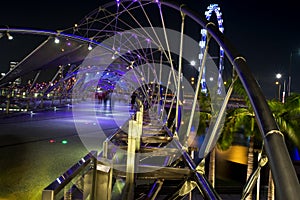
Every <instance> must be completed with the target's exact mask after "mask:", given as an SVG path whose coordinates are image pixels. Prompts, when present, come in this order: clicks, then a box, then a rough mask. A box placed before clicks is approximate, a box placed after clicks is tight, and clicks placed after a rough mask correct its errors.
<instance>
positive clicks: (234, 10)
mask: <svg viewBox="0 0 300 200" xmlns="http://www.w3.org/2000/svg"><path fill="white" fill-rule="evenodd" d="M103 2H104V1H100V0H78V1H70V0H60V1H58V0H51V1H32V0H28V1H6V2H5V4H2V5H1V7H0V26H1V27H5V26H9V27H22V28H24V27H27V28H35V29H47V30H60V29H64V28H66V27H71V26H72V25H73V24H75V23H77V22H79V20H81V19H82V18H83V17H84V16H86V15H87V14H88V13H89V12H90V11H92V10H94V9H95V8H97V7H98V6H99V5H100V4H103ZM180 2H181V3H185V4H186V5H187V6H188V7H190V8H191V9H193V10H195V11H197V12H199V14H202V15H203V16H204V11H205V10H206V8H207V6H208V5H209V4H213V3H217V4H219V5H220V7H221V12H222V13H223V20H224V23H223V25H224V28H225V31H224V34H225V35H226V37H227V38H228V39H229V40H230V41H231V42H232V44H233V45H234V46H235V47H236V49H237V50H238V51H239V52H240V53H241V54H242V55H244V57H245V58H246V60H247V62H248V65H249V67H250V68H251V70H252V72H253V74H254V76H255V78H256V79H257V81H258V83H259V84H260V86H261V87H262V89H263V92H264V94H265V96H266V97H267V98H274V97H275V95H276V94H277V93H276V92H277V91H278V89H277V88H276V85H275V81H276V78H275V74H276V73H282V74H283V76H284V78H286V79H287V77H288V71H289V69H290V70H291V72H292V85H291V91H292V92H298V93H300V79H299V80H297V79H298V75H299V74H300V69H299V66H298V64H299V63H300V55H298V49H300V23H299V16H298V13H299V10H298V8H297V6H296V5H295V4H296V1H292V0H286V1H278V2H277V1H270V0H267V1H258V0H254V1H237V0H230V1H229V0H227V1H226V0H223V1H222V0H219V1H212V0H181V1H180ZM16 41H17V39H15V40H14V42H16ZM8 42H12V41H7V40H4V38H2V39H0V49H1V50H0V52H1V53H0V72H2V71H6V70H7V68H8V64H9V61H10V60H20V59H22V56H23V55H24V54H26V53H29V52H30V51H31V50H33V49H34V48H35V46H37V45H38V44H32V42H30V41H27V43H26V44H28V47H27V48H26V49H25V48H24V45H23V46H22V47H19V46H17V45H16V44H10V43H8ZM7 45H8V46H10V47H8V46H7ZM12 49H14V50H12ZM16 49H18V52H16ZM291 53H292V57H291V58H292V59H291V62H290V55H291ZM289 66H290V67H289Z"/></svg>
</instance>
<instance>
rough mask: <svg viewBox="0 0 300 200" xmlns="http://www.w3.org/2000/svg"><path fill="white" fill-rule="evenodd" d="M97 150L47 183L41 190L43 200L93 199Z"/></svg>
mask: <svg viewBox="0 0 300 200" xmlns="http://www.w3.org/2000/svg"><path fill="white" fill-rule="evenodd" d="M96 167H97V151H91V152H89V153H88V154H87V155H86V156H84V157H83V158H81V159H80V160H79V161H78V162H77V163H76V164H74V165H73V166H72V167H70V168H69V169H68V170H67V171H66V172H65V173H64V174H62V175H61V176H60V177H58V178H57V179H56V180H55V181H53V182H52V183H51V184H49V185H48V186H47V187H46V188H45V189H44V190H43V192H42V199H43V200H55V199H72V198H73V197H76V196H77V197H78V198H80V199H87V198H89V199H94V197H95V181H96Z"/></svg>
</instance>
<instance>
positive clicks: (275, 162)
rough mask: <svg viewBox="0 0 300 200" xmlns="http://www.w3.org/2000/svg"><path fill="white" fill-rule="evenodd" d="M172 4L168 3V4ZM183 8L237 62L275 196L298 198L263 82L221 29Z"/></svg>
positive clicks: (294, 178) (291, 169)
mask: <svg viewBox="0 0 300 200" xmlns="http://www.w3.org/2000/svg"><path fill="white" fill-rule="evenodd" d="M168 5H169V4H168ZM181 10H182V11H184V12H186V13H190V15H189V16H190V17H191V18H193V19H194V20H195V21H196V22H198V23H199V24H200V25H203V27H206V28H207V31H208V32H209V33H210V34H211V36H212V37H213V38H214V39H215V40H216V42H217V43H218V44H219V45H220V46H221V47H223V49H224V51H225V53H226V55H227V57H228V59H229V61H230V62H231V63H232V65H233V66H234V69H235V70H236V72H237V74H238V76H239V78H240V80H241V82H242V84H243V86H244V88H245V90H246V92H247V94H248V97H249V99H250V102H251V105H252V107H253V110H254V113H255V117H256V121H257V124H258V126H259V129H260V132H261V135H262V138H263V140H264V145H265V146H264V148H265V150H266V154H267V156H268V159H269V162H270V168H271V171H272V175H273V179H274V183H275V186H276V197H277V198H278V199H297V198H298V195H299V189H300V186H299V180H298V178H297V174H296V171H295V168H294V166H293V164H292V161H291V158H290V156H289V152H288V150H287V147H286V143H285V140H284V137H283V135H282V134H278V133H281V132H280V131H279V128H278V125H277V123H276V121H275V119H274V117H273V114H272V112H271V110H270V108H269V106H268V104H267V101H266V98H265V96H264V95H263V93H262V90H261V88H260V86H259V85H258V83H257V81H256V79H255V78H254V76H253V74H252V72H251V71H250V69H249V67H248V65H247V63H246V60H245V59H244V58H243V57H242V56H241V55H240V54H239V53H238V52H237V51H236V49H235V48H234V47H233V45H232V44H231V43H230V42H229V40H228V39H227V38H226V37H225V36H224V35H223V34H222V33H221V32H220V31H219V30H218V27H217V26H215V25H213V24H212V23H209V22H208V21H206V19H204V18H201V16H198V14H196V13H194V12H192V11H191V10H189V9H187V8H183V7H181Z"/></svg>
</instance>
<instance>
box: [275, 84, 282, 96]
mask: <svg viewBox="0 0 300 200" xmlns="http://www.w3.org/2000/svg"><path fill="white" fill-rule="evenodd" d="M275 84H276V85H278V91H277V95H278V101H280V96H281V95H280V93H281V83H280V82H279V81H276V82H275ZM277 95H276V96H277Z"/></svg>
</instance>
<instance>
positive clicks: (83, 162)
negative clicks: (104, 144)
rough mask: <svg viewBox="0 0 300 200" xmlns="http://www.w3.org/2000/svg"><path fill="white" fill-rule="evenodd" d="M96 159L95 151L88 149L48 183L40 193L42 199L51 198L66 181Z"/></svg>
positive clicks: (51, 199)
mask: <svg viewBox="0 0 300 200" xmlns="http://www.w3.org/2000/svg"><path fill="white" fill-rule="evenodd" d="M96 160H97V151H90V152H89V153H88V154H87V155H85V156H84V157H83V158H81V159H80V160H79V161H78V162H77V163H76V164H74V165H73V166H72V167H70V168H69V169H68V170H67V171H66V172H65V173H64V174H62V175H61V176H60V177H58V178H57V179H56V180H55V181H53V182H52V183H50V184H49V185H48V186H47V187H46V188H45V189H44V190H43V193H42V199H43V200H53V199H54V197H55V195H56V194H58V193H59V192H60V191H61V190H62V189H63V188H64V187H65V186H66V185H67V184H68V183H70V182H71V181H72V179H73V178H74V177H76V176H77V175H78V174H79V173H80V172H81V171H82V170H83V169H84V168H85V167H86V166H87V165H88V164H90V163H92V162H94V163H96Z"/></svg>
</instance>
